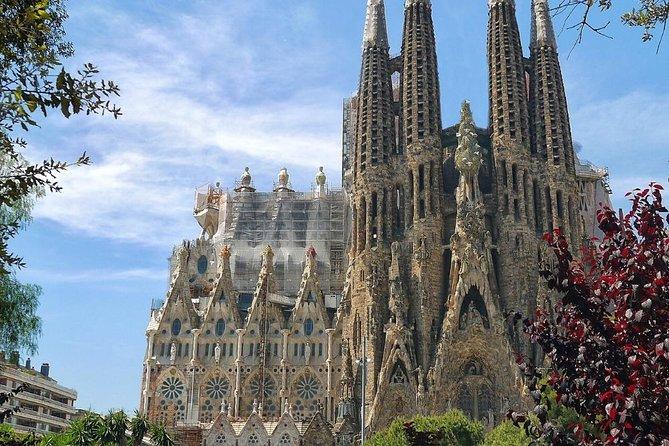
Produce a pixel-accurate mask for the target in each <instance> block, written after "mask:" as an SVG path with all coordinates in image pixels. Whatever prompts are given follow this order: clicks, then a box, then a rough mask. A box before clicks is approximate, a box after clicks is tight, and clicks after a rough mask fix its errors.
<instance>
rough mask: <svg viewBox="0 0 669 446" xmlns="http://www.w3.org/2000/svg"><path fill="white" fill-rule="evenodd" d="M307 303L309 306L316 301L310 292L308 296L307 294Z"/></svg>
mask: <svg viewBox="0 0 669 446" xmlns="http://www.w3.org/2000/svg"><path fill="white" fill-rule="evenodd" d="M307 302H308V303H310V304H313V303H314V302H316V299H315V298H314V293H312V292H311V291H309V294H307Z"/></svg>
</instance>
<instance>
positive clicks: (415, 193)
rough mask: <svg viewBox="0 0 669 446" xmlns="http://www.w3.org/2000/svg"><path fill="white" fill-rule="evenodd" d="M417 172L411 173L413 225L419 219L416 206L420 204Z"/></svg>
mask: <svg viewBox="0 0 669 446" xmlns="http://www.w3.org/2000/svg"><path fill="white" fill-rule="evenodd" d="M418 176H419V174H418V170H417V169H416V170H414V173H413V210H412V212H413V222H414V224H415V223H416V222H417V221H418V219H419V216H420V214H419V212H418V205H419V203H420V195H421V192H420V189H419V188H418Z"/></svg>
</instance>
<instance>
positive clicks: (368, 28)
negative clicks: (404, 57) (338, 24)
mask: <svg viewBox="0 0 669 446" xmlns="http://www.w3.org/2000/svg"><path fill="white" fill-rule="evenodd" d="M362 46H363V48H369V47H379V48H389V45H388V30H387V27H386V6H385V4H384V3H383V0H367V18H366V19H365V34H364V36H363V39H362Z"/></svg>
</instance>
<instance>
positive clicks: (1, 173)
mask: <svg viewBox="0 0 669 446" xmlns="http://www.w3.org/2000/svg"><path fill="white" fill-rule="evenodd" d="M66 19H67V12H66V10H65V7H64V4H63V0H3V1H2V2H0V163H1V167H2V169H1V170H0V207H2V208H13V207H15V206H16V205H17V203H18V202H20V201H21V200H25V199H26V197H29V196H31V194H34V193H36V192H38V191H46V192H58V191H60V190H61V186H60V185H59V184H58V181H57V175H58V174H59V173H61V172H63V171H64V170H66V169H68V168H69V167H71V166H74V165H84V164H88V163H89V162H90V159H89V157H88V156H87V155H86V153H85V152H84V153H83V154H82V155H81V156H80V157H79V158H78V159H76V160H73V161H69V162H68V161H60V160H57V159H54V158H49V159H47V160H44V161H42V162H39V163H35V164H32V163H29V162H26V161H25V158H24V155H23V152H24V151H25V149H26V148H27V143H26V141H25V140H24V139H23V138H22V137H21V135H22V133H25V132H28V131H30V130H32V129H34V128H36V127H38V119H40V117H45V116H47V115H48V114H49V113H52V112H56V113H58V114H61V115H62V116H64V117H66V118H68V117H70V116H71V115H73V114H80V113H84V114H87V115H88V114H91V113H94V114H111V115H112V116H114V117H115V118H116V117H118V116H119V115H120V114H121V111H120V109H119V108H118V107H117V106H116V105H115V104H113V103H112V102H111V101H110V98H112V97H113V96H118V94H119V88H118V86H117V85H116V84H115V83H114V82H112V81H106V80H104V79H98V74H99V72H98V69H97V68H96V67H95V66H94V65H92V64H85V65H84V66H83V67H81V68H79V69H78V70H76V71H74V72H70V71H68V70H67V69H66V68H65V67H64V65H63V64H64V61H65V60H66V59H67V58H69V57H71V56H72V55H73V54H74V49H73V46H72V44H71V43H69V42H67V41H66V40H65V31H64V28H63V25H64V22H65V20H66ZM20 227H21V223H20V222H19V221H11V220H9V221H4V220H3V221H1V222H0V273H4V274H7V273H9V272H10V271H11V270H12V268H15V267H22V266H24V262H23V261H22V259H21V258H20V257H19V256H18V255H16V254H14V253H12V252H10V250H9V248H8V246H7V245H8V242H9V240H10V239H11V238H13V237H14V236H15V235H16V234H17V232H18V231H19V229H20Z"/></svg>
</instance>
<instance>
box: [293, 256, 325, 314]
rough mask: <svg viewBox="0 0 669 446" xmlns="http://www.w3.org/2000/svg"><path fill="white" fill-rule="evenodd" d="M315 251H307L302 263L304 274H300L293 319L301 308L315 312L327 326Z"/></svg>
mask: <svg viewBox="0 0 669 446" xmlns="http://www.w3.org/2000/svg"><path fill="white" fill-rule="evenodd" d="M316 265H317V263H316V250H315V249H314V247H313V246H312V247H310V248H309V249H307V252H306V254H305V261H304V272H303V273H302V283H301V284H300V291H299V292H298V293H297V299H296V300H295V307H294V308H293V318H294V317H295V314H296V312H297V311H299V310H300V309H303V308H305V307H306V308H307V309H308V310H311V312H316V313H317V314H319V315H320V316H321V319H322V320H323V321H324V322H326V324H329V321H330V318H329V316H328V313H327V310H326V308H325V296H324V295H323V291H322V290H321V286H320V284H319V283H318V277H317V275H316Z"/></svg>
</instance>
